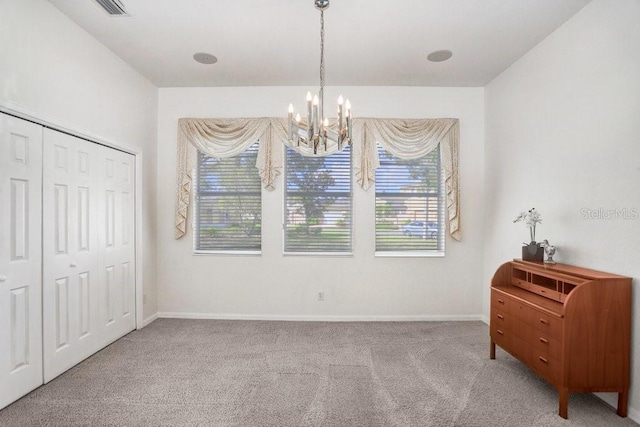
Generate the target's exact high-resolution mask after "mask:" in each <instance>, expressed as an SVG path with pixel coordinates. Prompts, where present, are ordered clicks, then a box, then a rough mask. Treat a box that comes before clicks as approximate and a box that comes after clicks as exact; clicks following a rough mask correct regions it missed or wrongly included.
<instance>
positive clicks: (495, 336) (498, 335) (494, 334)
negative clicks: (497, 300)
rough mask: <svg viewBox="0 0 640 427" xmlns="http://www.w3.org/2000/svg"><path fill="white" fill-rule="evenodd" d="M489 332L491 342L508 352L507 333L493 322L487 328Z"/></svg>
mask: <svg viewBox="0 0 640 427" xmlns="http://www.w3.org/2000/svg"><path fill="white" fill-rule="evenodd" d="M489 331H490V334H491V340H492V341H493V342H494V343H496V344H498V345H499V346H500V347H502V348H504V349H505V350H509V341H510V340H509V335H510V333H509V331H508V330H507V329H505V328H501V327H500V326H499V325H496V324H495V322H491V325H490V327H489Z"/></svg>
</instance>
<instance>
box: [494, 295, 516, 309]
mask: <svg viewBox="0 0 640 427" xmlns="http://www.w3.org/2000/svg"><path fill="white" fill-rule="evenodd" d="M511 301H512V300H511V298H508V297H505V296H504V295H502V294H501V293H499V292H496V291H494V290H492V291H491V306H492V307H496V308H498V309H500V310H504V311H509V310H508V307H509V303H510V302H511Z"/></svg>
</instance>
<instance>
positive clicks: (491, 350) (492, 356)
mask: <svg viewBox="0 0 640 427" xmlns="http://www.w3.org/2000/svg"><path fill="white" fill-rule="evenodd" d="M489 358H490V359H495V358H496V343H494V342H493V340H491V344H489Z"/></svg>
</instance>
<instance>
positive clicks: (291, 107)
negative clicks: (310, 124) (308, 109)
mask: <svg viewBox="0 0 640 427" xmlns="http://www.w3.org/2000/svg"><path fill="white" fill-rule="evenodd" d="M287 119H288V120H287V121H288V122H289V141H293V123H292V122H293V104H289V114H288V116H287Z"/></svg>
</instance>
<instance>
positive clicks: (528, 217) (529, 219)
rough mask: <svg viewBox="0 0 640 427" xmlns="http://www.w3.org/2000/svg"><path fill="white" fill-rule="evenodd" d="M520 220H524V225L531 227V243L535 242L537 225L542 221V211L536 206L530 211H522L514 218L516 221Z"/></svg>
mask: <svg viewBox="0 0 640 427" xmlns="http://www.w3.org/2000/svg"><path fill="white" fill-rule="evenodd" d="M520 221H523V222H524V225H526V226H527V227H528V228H529V234H530V236H531V243H529V244H535V243H536V225H537V224H540V223H542V216H540V213H539V212H538V211H537V210H536V208H531V209H529V210H528V211H524V212H520V215H518V216H517V217H516V219H514V220H513V222H514V223H515V222H520ZM525 245H527V243H525Z"/></svg>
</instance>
